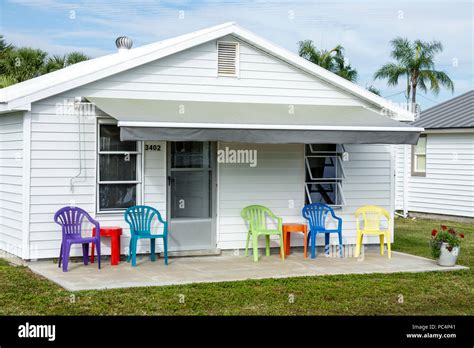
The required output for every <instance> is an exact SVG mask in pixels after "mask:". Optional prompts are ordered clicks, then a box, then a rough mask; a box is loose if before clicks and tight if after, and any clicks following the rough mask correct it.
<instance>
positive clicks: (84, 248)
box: [82, 243, 89, 265]
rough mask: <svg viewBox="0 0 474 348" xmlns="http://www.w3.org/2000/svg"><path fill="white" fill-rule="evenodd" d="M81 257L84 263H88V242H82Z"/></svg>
mask: <svg viewBox="0 0 474 348" xmlns="http://www.w3.org/2000/svg"><path fill="white" fill-rule="evenodd" d="M82 258H83V259H84V265H87V264H88V263H89V243H82Z"/></svg>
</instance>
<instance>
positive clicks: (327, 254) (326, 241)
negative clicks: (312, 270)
mask: <svg viewBox="0 0 474 348" xmlns="http://www.w3.org/2000/svg"><path fill="white" fill-rule="evenodd" d="M324 253H325V254H326V256H329V233H325V234H324Z"/></svg>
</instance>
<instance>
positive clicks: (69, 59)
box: [65, 52, 89, 66]
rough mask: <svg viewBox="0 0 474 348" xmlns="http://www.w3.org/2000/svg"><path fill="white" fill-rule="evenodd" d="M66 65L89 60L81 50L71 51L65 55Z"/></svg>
mask: <svg viewBox="0 0 474 348" xmlns="http://www.w3.org/2000/svg"><path fill="white" fill-rule="evenodd" d="M65 59H66V66H69V65H73V64H76V63H80V62H83V61H85V60H89V57H88V56H86V55H85V54H84V53H81V52H71V53H69V54H67V55H66V58H65Z"/></svg>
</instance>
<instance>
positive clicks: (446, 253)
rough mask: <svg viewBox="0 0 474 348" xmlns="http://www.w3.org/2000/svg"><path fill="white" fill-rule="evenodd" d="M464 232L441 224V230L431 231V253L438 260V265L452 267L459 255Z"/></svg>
mask: <svg viewBox="0 0 474 348" xmlns="http://www.w3.org/2000/svg"><path fill="white" fill-rule="evenodd" d="M463 239H464V234H462V233H458V232H457V231H456V230H455V229H454V228H448V227H447V226H445V225H441V230H440V231H439V232H438V230H437V229H433V230H432V231H431V254H432V255H433V257H434V258H435V259H437V260H438V265H440V266H446V267H452V266H454V265H455V264H456V260H457V258H458V256H459V247H460V245H461V241H462V240H463Z"/></svg>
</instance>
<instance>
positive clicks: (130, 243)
mask: <svg viewBox="0 0 474 348" xmlns="http://www.w3.org/2000/svg"><path fill="white" fill-rule="evenodd" d="M131 255H132V237H130V241H129V242H128V254H127V262H130V259H131V257H132V256H131Z"/></svg>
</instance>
